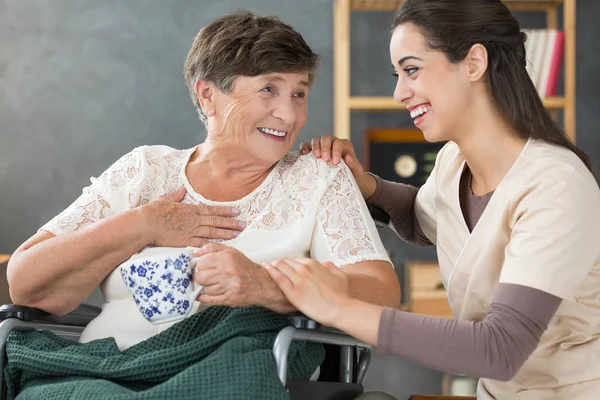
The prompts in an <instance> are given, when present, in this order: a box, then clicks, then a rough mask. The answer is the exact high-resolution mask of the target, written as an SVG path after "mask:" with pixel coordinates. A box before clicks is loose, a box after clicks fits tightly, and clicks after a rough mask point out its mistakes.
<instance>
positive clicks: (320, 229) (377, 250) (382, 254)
mask: <svg viewBox="0 0 600 400" xmlns="http://www.w3.org/2000/svg"><path fill="white" fill-rule="evenodd" d="M328 165H329V167H327V168H329V169H333V171H331V172H333V179H332V180H331V181H330V182H329V185H328V188H327V189H326V190H325V194H324V195H323V197H322V199H321V203H320V206H319V209H318V211H317V219H316V224H315V230H314V233H313V240H312V244H311V249H310V253H311V258H313V259H315V260H317V261H319V262H324V261H331V262H332V263H334V264H335V265H337V266H338V267H343V266H346V265H349V264H355V263H358V262H361V261H368V260H383V261H388V262H390V259H389V257H388V255H387V252H386V250H385V248H384V246H383V243H382V242H381V238H380V237H379V234H378V232H377V228H376V227H375V223H374V221H373V219H372V218H371V215H370V214H369V211H368V208H367V205H366V203H365V201H364V199H363V197H362V195H361V194H360V190H359V188H358V186H357V185H356V181H355V180H354V177H353V176H352V172H351V171H350V169H349V168H348V167H347V166H346V164H344V163H343V162H341V163H340V164H338V165H337V166H334V167H332V164H328ZM390 264H391V262H390Z"/></svg>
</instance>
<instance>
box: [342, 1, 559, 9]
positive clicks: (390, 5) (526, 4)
mask: <svg viewBox="0 0 600 400" xmlns="http://www.w3.org/2000/svg"><path fill="white" fill-rule="evenodd" d="M563 2H564V0H504V3H507V4H508V5H509V6H510V7H511V8H513V9H519V8H521V7H523V8H524V9H531V10H536V9H537V10H540V9H546V8H548V7H556V6H558V5H561V4H562V3H563ZM401 3H402V0H350V9H351V10H356V11H396V9H398V7H399V6H400V4H401ZM533 7H536V8H533Z"/></svg>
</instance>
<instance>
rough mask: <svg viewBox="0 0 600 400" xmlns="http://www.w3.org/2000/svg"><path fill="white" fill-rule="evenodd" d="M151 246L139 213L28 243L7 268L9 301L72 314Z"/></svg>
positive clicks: (115, 217)
mask: <svg viewBox="0 0 600 400" xmlns="http://www.w3.org/2000/svg"><path fill="white" fill-rule="evenodd" d="M147 243H148V239H147V234H146V233H145V222H144V216H143V215H142V213H141V212H140V211H139V209H134V210H130V211H126V212H124V213H121V214H119V215H116V216H114V217H110V218H107V219H104V220H100V221H98V222H96V223H94V224H90V225H88V226H87V227H85V228H82V229H81V230H78V231H74V232H70V233H67V234H64V235H59V236H55V237H51V238H49V239H47V240H44V241H42V242H39V243H34V244H29V245H28V243H25V244H24V245H23V246H22V247H23V248H22V249H19V250H17V252H15V255H14V256H13V257H12V258H11V261H10V263H9V266H8V273H7V275H8V281H9V285H10V293H11V297H12V299H13V301H14V302H15V303H18V304H22V305H28V306H31V307H37V308H41V309H43V310H45V311H48V312H50V313H53V314H65V313H68V312H70V311H72V310H73V309H75V308H76V307H77V306H78V305H79V304H81V302H82V301H83V300H85V299H86V298H87V297H88V296H89V295H90V294H91V293H92V292H93V291H94V289H95V288H96V287H97V286H98V284H99V283H100V282H101V281H102V280H103V279H104V278H105V277H106V276H107V275H108V274H109V273H110V272H111V271H112V270H113V269H114V268H115V267H116V266H117V265H119V264H120V263H121V262H123V261H125V260H126V259H127V258H129V257H130V256H131V255H132V254H134V253H136V252H138V251H139V250H141V249H142V248H143V247H144V246H145V245H146V244H147Z"/></svg>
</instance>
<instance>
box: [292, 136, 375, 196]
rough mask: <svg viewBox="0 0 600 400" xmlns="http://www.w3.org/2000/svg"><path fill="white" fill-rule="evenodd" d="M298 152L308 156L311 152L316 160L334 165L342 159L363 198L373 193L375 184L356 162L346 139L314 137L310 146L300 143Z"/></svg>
mask: <svg viewBox="0 0 600 400" xmlns="http://www.w3.org/2000/svg"><path fill="white" fill-rule="evenodd" d="M300 150H301V152H302V154H308V153H309V152H310V151H311V150H312V152H313V154H314V155H315V157H316V158H322V159H323V161H329V160H330V159H331V162H332V163H334V164H338V163H339V162H340V160H342V159H343V160H344V162H345V163H346V165H347V166H348V167H349V168H350V170H351V171H352V175H354V179H355V180H356V183H357V184H358V187H359V188H360V192H361V193H362V195H363V197H364V198H365V199H368V198H369V197H371V196H372V195H373V193H375V189H376V185H377V183H376V182H375V179H374V178H373V177H372V176H371V175H369V174H368V173H366V172H365V169H364V168H363V166H362V165H361V163H360V162H358V158H357V157H356V153H355V151H354V146H353V145H352V142H351V141H349V140H348V139H338V138H336V137H335V136H316V137H314V138H313V139H312V143H311V144H309V143H307V142H302V144H301V145H300Z"/></svg>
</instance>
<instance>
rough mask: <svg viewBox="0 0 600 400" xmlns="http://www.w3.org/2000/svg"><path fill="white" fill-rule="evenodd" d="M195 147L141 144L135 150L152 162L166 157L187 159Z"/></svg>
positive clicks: (177, 159)
mask: <svg viewBox="0 0 600 400" xmlns="http://www.w3.org/2000/svg"><path fill="white" fill-rule="evenodd" d="M195 149H196V147H193V148H189V149H176V148H173V147H170V146H165V145H152V146H140V147H137V148H135V149H134V150H133V151H134V152H138V153H139V154H140V156H141V157H143V159H144V160H147V161H150V162H151V161H157V160H165V159H168V160H173V161H176V162H177V161H184V160H187V159H188V158H189V156H190V155H191V153H192V152H193V151H194V150H195Z"/></svg>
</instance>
